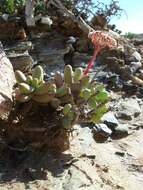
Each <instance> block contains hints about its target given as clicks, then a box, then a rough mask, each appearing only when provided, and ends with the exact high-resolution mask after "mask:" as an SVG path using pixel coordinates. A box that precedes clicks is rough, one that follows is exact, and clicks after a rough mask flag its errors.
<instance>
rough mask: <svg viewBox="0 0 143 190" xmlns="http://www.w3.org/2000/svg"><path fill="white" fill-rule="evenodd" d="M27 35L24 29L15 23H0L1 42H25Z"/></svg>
mask: <svg viewBox="0 0 143 190" xmlns="http://www.w3.org/2000/svg"><path fill="white" fill-rule="evenodd" d="M25 38H26V33H25V30H24V28H23V27H21V26H20V25H18V24H17V23H16V22H13V21H7V22H5V21H0V40H8V39H9V40H15V39H20V40H23V39H25Z"/></svg>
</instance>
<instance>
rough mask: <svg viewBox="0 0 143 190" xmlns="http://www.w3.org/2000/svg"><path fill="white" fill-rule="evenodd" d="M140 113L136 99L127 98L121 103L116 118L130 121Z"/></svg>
mask: <svg viewBox="0 0 143 190" xmlns="http://www.w3.org/2000/svg"><path fill="white" fill-rule="evenodd" d="M140 113H141V108H140V106H139V104H138V102H137V100H136V99H133V98H128V99H125V100H123V101H122V102H121V104H120V106H119V112H118V116H119V117H120V118H122V119H127V120H132V118H133V117H137V116H138V115H139V114H140Z"/></svg>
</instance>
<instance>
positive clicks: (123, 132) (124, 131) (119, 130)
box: [113, 124, 128, 138]
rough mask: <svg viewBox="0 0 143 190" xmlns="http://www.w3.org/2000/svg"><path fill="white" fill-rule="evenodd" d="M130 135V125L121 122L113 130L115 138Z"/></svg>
mask: <svg viewBox="0 0 143 190" xmlns="http://www.w3.org/2000/svg"><path fill="white" fill-rule="evenodd" d="M127 135H128V125H126V124H120V125H118V127H116V128H115V130H114V132H113V138H122V137H126V136H127Z"/></svg>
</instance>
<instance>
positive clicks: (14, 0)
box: [0, 0, 25, 14]
mask: <svg viewBox="0 0 143 190" xmlns="http://www.w3.org/2000/svg"><path fill="white" fill-rule="evenodd" d="M24 5H25V0H1V1H0V12H1V13H7V14H14V13H16V12H17V10H18V9H19V8H22V7H24Z"/></svg>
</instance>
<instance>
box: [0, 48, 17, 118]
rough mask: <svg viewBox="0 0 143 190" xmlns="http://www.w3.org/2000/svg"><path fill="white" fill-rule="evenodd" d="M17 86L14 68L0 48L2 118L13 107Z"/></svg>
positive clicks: (0, 103)
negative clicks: (14, 87)
mask: <svg viewBox="0 0 143 190" xmlns="http://www.w3.org/2000/svg"><path fill="white" fill-rule="evenodd" d="M14 84H15V76H14V71H13V67H12V65H11V63H10V61H9V59H8V58H7V57H6V55H5V53H4V51H3V49H2V45H1V47H0V117H3V116H5V114H7V113H9V111H10V110H11V107H12V92H13V85H14Z"/></svg>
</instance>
